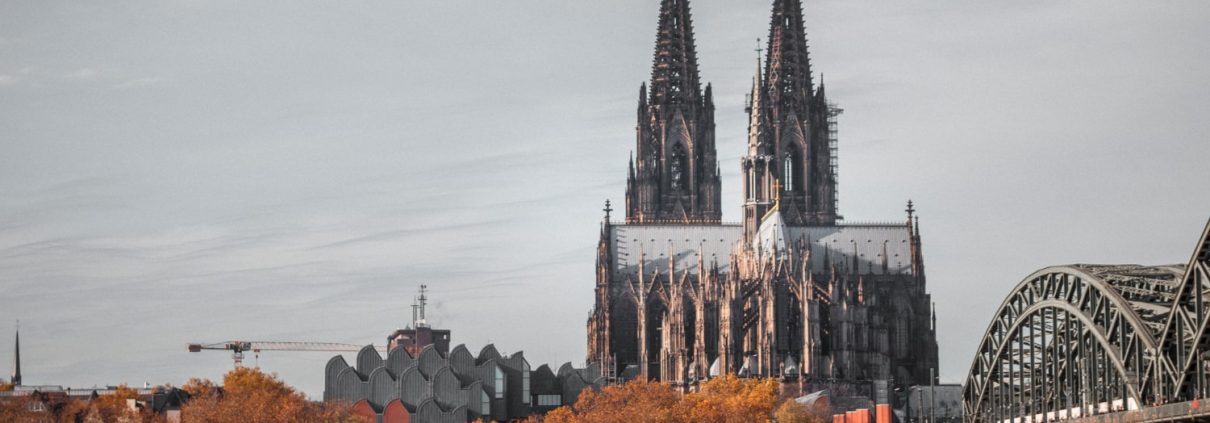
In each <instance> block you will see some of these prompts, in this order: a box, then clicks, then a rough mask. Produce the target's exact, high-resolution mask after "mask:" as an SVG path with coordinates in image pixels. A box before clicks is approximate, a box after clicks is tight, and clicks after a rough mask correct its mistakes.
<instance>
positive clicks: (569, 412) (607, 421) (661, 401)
mask: <svg viewBox="0 0 1210 423" xmlns="http://www.w3.org/2000/svg"><path fill="white" fill-rule="evenodd" d="M680 400H681V396H680V394H679V393H677V392H676V391H675V390H673V389H672V388H671V387H669V386H668V385H664V384H662V383H658V382H645V381H639V380H633V381H630V382H627V383H626V384H624V385H614V386H608V387H605V389H602V390H601V391H600V392H597V391H593V390H585V391H584V392H583V393H581V394H580V399H579V400H578V401H576V403H575V405H572V406H571V407H561V408H558V409H555V410H554V411H551V412H550V413H548V414H547V415H546V419H545V422H547V423H614V422H617V423H625V422H635V421H642V422H651V423H673V422H681V421H684V419H682V418H681V416H679V415H677V412H678V411H679V410H678V409H677V404H678V403H679V402H680Z"/></svg>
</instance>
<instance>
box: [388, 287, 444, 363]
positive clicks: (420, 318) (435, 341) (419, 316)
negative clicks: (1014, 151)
mask: <svg viewBox="0 0 1210 423" xmlns="http://www.w3.org/2000/svg"><path fill="white" fill-rule="evenodd" d="M427 289H428V285H420V296H418V297H416V303H415V304H412V325H413V326H415V328H414V329H413V328H412V327H411V326H409V327H407V328H405V329H398V330H396V331H395V332H393V333H391V335H390V336H387V351H391V350H394V349H395V347H403V348H404V349H406V350H407V351H408V353H409V354H411V355H412V356H416V355H418V354H420V350H422V349H424V347H425V346H427V345H433V347H434V348H436V349H437V352H440V353H441V354H442V355H447V354H449V353H450V331H449V330H446V329H433V328H430V327H429V325H428V322H426V321H425V319H424V306H425V305H426V304H427V303H428V297H427V296H426V295H425V290H427Z"/></svg>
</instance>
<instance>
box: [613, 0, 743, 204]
mask: <svg viewBox="0 0 1210 423" xmlns="http://www.w3.org/2000/svg"><path fill="white" fill-rule="evenodd" d="M652 60H653V63H652V67H651V84H650V86H649V87H650V88H649V89H643V88H641V89H640V90H642V92H640V93H639V111H638V125H637V127H636V133H637V145H636V148H635V151H636V157H635V163H634V170H633V176H630V177H628V182H627V188H626V222H627V223H636V224H643V223H665V224H666V223H698V224H700V223H711V224H713V223H718V222H720V221H721V219H722V212H721V203H720V200H721V199H720V196H721V184H720V183H719V175H718V172H717V169H718V159H717V153H716V152H715V142H714V101H713V99H712V98H711V97H712V93H711V88H710V86H709V85H707V86H706V90H705V93H703V91H702V83H701V77H700V76H699V74H698V65H697V49H696V46H695V43H694V39H693V20H692V17H691V16H690V13H689V1H688V0H663V1H662V2H661V3H660V20H659V28H658V29H657V31H656V42H655V53H654V55H653V59H652ZM628 176H629V175H628Z"/></svg>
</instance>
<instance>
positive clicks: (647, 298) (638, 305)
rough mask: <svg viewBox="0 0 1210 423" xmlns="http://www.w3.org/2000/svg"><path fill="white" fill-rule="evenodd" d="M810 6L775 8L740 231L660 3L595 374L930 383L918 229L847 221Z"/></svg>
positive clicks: (672, 3) (594, 329) (688, 70)
mask: <svg viewBox="0 0 1210 423" xmlns="http://www.w3.org/2000/svg"><path fill="white" fill-rule="evenodd" d="M803 22H804V20H803V13H802V5H801V3H800V1H799V0H776V1H775V2H774V5H773V12H772V22H771V24H770V29H769V38H768V45H767V49H766V50H765V55H764V57H763V59H764V63H763V64H762V63H760V61H759V60H758V61H757V63H756V72H755V76H754V78H753V83H752V91H751V94H750V95H749V99H748V104H747V106H748V107H747V112H748V115H749V125H748V143H747V149H746V152H745V153H744V157H743V158H742V159H741V160H740V163H739V165H740V168H741V171H742V172H741V174H742V175H743V176H742V180H741V181H740V182H741V183H742V184H743V189H742V192H743V198H744V200H743V204H742V205H741V210H742V215H743V220H742V222H740V223H735V224H731V223H723V222H722V219H721V205H720V199H719V190H720V185H721V181H720V177H719V175H720V172H719V164H718V159H717V156H718V154H717V152H716V146H715V132H714V131H715V127H714V110H715V106H714V98H713V92H712V88H711V86H710V85H709V84H707V85H706V86H705V89H704V90H703V88H702V85H701V79H702V78H701V76H700V75H699V69H698V64H697V54H696V46H695V43H694V33H693V24H692V19H691V15H690V8H689V3H688V1H687V0H663V2H662V4H661V7H660V19H659V28H658V31H657V39H656V47H655V54H654V63H653V65H652V77H651V85H650V86H647V85H646V84H644V85H643V87H642V88H641V89H640V92H639V99H638V108H637V115H638V125H637V127H636V135H637V137H636V138H637V139H636V146H635V152H636V155H635V156H633V157H632V158H631V160H630V165H629V171H628V177H627V186H626V197H625V198H626V203H625V206H624V207H625V213H626V215H625V220H624V221H622V222H614V221H612V220H611V212H612V209H611V208H610V207H609V203H608V202H606V208H605V220H604V222H602V224H601V232H600V239H599V241H598V248H597V266H596V286H595V292H596V295H595V305H594V307H593V309H592V312H591V315H590V317H589V319H588V322H587V329H588V359H587V360H588V362H589V363H594V364H599V365H600V366H601V368H602V369H603V371H604V372H605V374H606V376H607V377H615V376H616V377H621V375H625V374H633V375H636V376H637V377H643V378H648V379H658V380H662V381H666V382H670V383H674V384H677V385H679V386H682V387H684V388H685V389H689V388H691V387H692V385H693V384H694V383H695V382H696V381H699V380H702V379H704V378H707V377H712V376H715V375H720V374H724V373H729V374H738V375H741V376H764V377H782V378H786V379H797V380H799V381H821V380H828V381H859V380H866V381H868V380H887V381H890V382H891V383H892V384H894V385H895V386H910V385H915V384H927V382H928V378H929V374H930V373H929V372H930V369H931V368H936V366H937V343H936V337H935V333H934V331H935V328H934V322H935V316H934V315H933V311H932V303H931V299H930V296H929V294H928V291H927V289H926V283H925V275H924V261H923V253H922V245H921V236H920V227H919V221H918V217H917V216H915V209H914V208H913V206H912V204H911V202H910V201H909V202H908V208H907V218H906V220H903V221H901V222H902V223H885V224H846V223H843V218H842V217H841V215H840V214H839V212H838V207H837V169H836V164H837V161H836V142H837V137H836V133H837V132H836V131H837V127H836V116H837V115H838V114H839V113H840V111H841V110H840V109H839V108H837V107H836V106H835V105H833V104H832V103H831V102H830V100H829V98H828V97H827V96H826V94H825V88H824V84H823V81H822V78H821V80H820V81H819V83H818V84H817V83H816V82H815V81H814V80H813V75H812V67H811V61H810V56H809V54H808V50H807V42H806V40H807V38H806V31H805V28H804V23H803Z"/></svg>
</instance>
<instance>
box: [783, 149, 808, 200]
mask: <svg viewBox="0 0 1210 423" xmlns="http://www.w3.org/2000/svg"><path fill="white" fill-rule="evenodd" d="M783 166H784V169H783V173H782V177H783V178H785V180H786V182H785V191H793V190H795V189H801V187H802V186H803V180H802V173H803V172H802V154H799V152H798V147H797V146H795V145H794V144H793V143H790V145H789V146H788V148H787V149H786V157H785V158H784V164H783Z"/></svg>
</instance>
